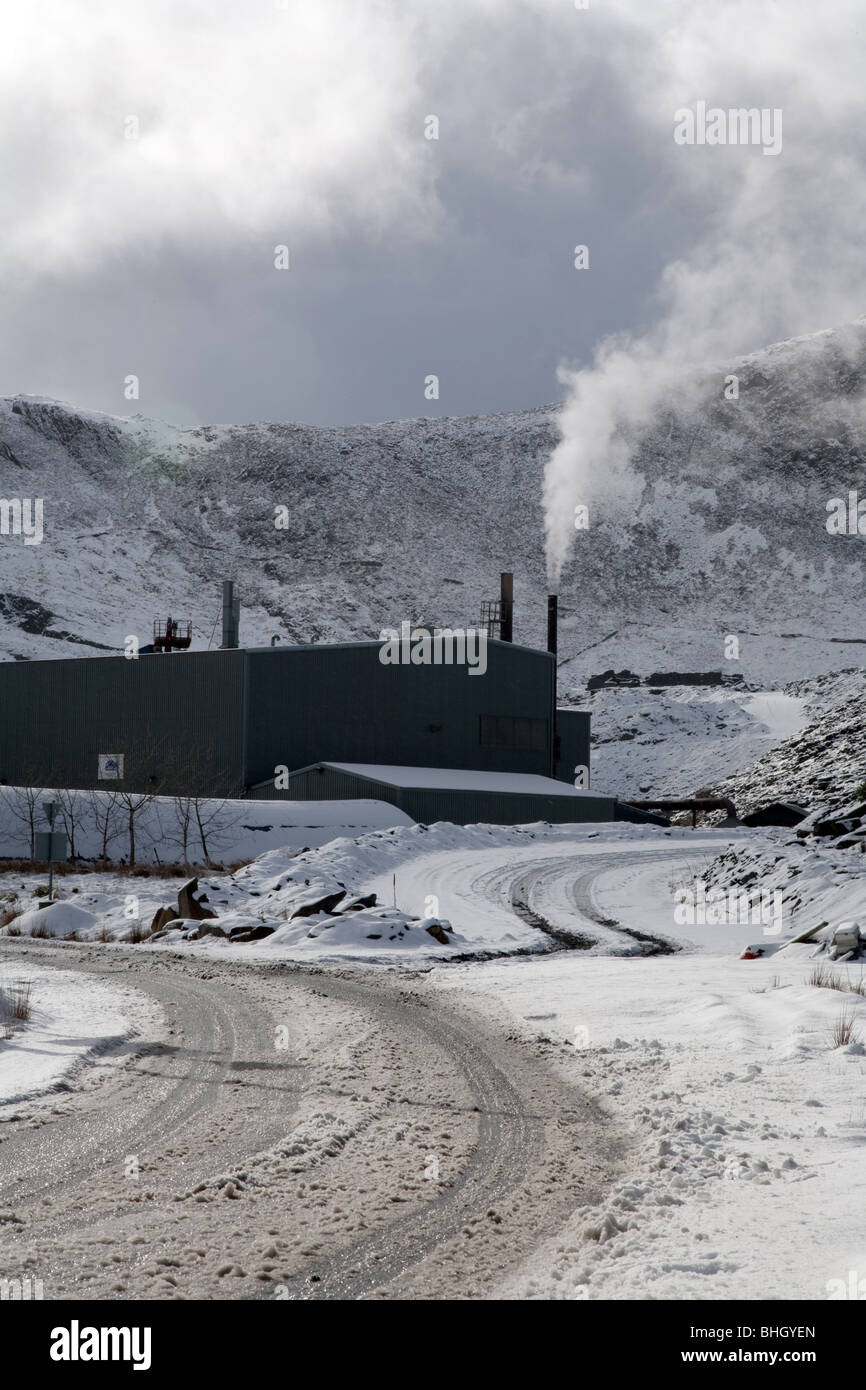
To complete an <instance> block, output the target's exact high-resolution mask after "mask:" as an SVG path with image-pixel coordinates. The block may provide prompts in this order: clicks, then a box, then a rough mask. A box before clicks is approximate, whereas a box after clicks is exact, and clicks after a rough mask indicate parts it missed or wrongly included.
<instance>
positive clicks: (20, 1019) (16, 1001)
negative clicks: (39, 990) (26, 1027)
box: [2, 980, 33, 1023]
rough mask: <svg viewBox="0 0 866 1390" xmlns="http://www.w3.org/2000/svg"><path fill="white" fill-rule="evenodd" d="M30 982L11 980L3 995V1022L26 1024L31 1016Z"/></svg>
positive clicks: (31, 982) (31, 987)
mask: <svg viewBox="0 0 866 1390" xmlns="http://www.w3.org/2000/svg"><path fill="white" fill-rule="evenodd" d="M32 992H33V981H32V980H13V981H12V983H11V985H9V986H7V988H6V991H5V992H4V995H3V1006H2V1007H3V1018H4V1021H7V1022H8V1021H11V1022H13V1023H26V1022H27V1020H28V1019H29V1017H30V1014H31V1011H32V1010H31V1003H30V996H31V994H32Z"/></svg>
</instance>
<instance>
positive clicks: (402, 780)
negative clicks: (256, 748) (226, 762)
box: [262, 759, 598, 800]
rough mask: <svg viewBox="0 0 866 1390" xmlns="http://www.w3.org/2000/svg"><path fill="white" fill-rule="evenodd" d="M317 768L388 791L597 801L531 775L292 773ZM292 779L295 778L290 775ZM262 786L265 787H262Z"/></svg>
mask: <svg viewBox="0 0 866 1390" xmlns="http://www.w3.org/2000/svg"><path fill="white" fill-rule="evenodd" d="M317 767H327V768H334V769H335V770H336V771H337V772H346V773H349V774H350V775H351V776H355V777H363V778H365V779H366V780H367V781H370V782H381V783H382V784H383V785H385V786H389V787H407V788H408V787H419V788H423V789H424V790H425V791H430V790H433V789H435V788H445V789H447V790H448V791H467V792H505V793H509V792H510V793H512V794H513V795H515V796H566V797H589V798H591V799H592V800H598V793H597V792H594V791H591V790H589V789H582V790H579V789H578V788H577V787H572V786H569V784H568V783H567V782H559V781H557V780H556V779H555V778H553V777H542V776H541V775H539V774H536V773H530V772H483V771H479V770H476V769H473V768H462V767H402V766H398V765H397V764H393V763H337V762H331V761H329V760H325V759H323V760H322V761H321V762H318V763H311V764H309V766H308V767H300V768H296V769H295V774H297V773H299V772H310V771H312V770H313V769H314V768H317ZM293 775H294V774H293ZM262 785H264V783H263V784H262Z"/></svg>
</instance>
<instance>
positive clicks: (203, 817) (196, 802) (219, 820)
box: [189, 796, 238, 865]
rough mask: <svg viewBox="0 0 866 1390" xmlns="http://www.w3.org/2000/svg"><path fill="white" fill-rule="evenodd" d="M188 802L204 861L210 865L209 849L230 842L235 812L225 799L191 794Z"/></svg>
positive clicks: (221, 846) (235, 821) (236, 817)
mask: <svg viewBox="0 0 866 1390" xmlns="http://www.w3.org/2000/svg"><path fill="white" fill-rule="evenodd" d="M189 802H190V806H191V808H192V815H193V819H194V820H195V825H196V830H197V831H198V837H199V840H200V841H201V849H202V854H203V855H204V862H205V863H206V864H208V865H211V864H212V863H213V860H212V859H211V851H212V850H218V849H223V848H225V846H226V845H227V844H228V843H230V838H231V837H230V835H229V831H230V830H232V829H233V828H234V826H235V825H236V824H237V820H238V816H237V812H232V810H231V808H230V804H229V802H228V800H227V799H223V800H221V801H220V800H215V799H214V798H213V797H207V796H191V797H190V798H189Z"/></svg>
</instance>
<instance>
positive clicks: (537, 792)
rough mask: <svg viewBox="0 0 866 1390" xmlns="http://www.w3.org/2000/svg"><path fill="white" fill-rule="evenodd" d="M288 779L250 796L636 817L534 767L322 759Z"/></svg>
mask: <svg viewBox="0 0 866 1390" xmlns="http://www.w3.org/2000/svg"><path fill="white" fill-rule="evenodd" d="M286 780H287V785H286V786H285V787H281V788H279V789H277V788H275V786H274V779H273V778H271V779H269V780H268V781H266V782H261V783H259V784H258V785H257V786H254V787H252V788H251V789H250V796H251V797H254V798H258V799H262V800H289V801H322V800H324V801H330V800H345V799H352V798H355V797H364V798H367V799H370V798H372V799H373V800H378V801H387V802H390V804H391V805H392V806H397V807H398V808H399V809H400V810H401V811H404V812H405V813H406V815H408V816H411V817H412V819H413V820H414V821H419V822H422V823H423V824H425V825H431V824H433V823H434V822H435V821H452V822H453V823H454V824H456V825H474V824H477V823H479V822H481V823H485V824H492V825H525V824H528V823H531V822H533V821H551V822H554V823H556V824H569V823H571V822H588V821H614V820H620V819H632V816H631V815H625V814H619V811H620V807H619V803H618V802H617V800H616V798H615V797H613V796H600V795H597V794H596V793H595V792H593V791H582V790H579V789H578V788H576V787H571V786H568V785H567V783H565V782H558V781H556V780H555V779H554V778H553V777H543V776H541V775H538V774H533V773H513V772H487V771H480V770H479V771H473V770H471V769H465V768H449V767H402V766H396V765H393V764H379V763H342V762H319V763H311V764H310V765H309V766H308V767H302V768H298V770H297V771H296V772H292V773H290V774H289V776H288V778H287V779H286ZM629 809H630V808H622V811H623V812H625V811H626V810H629ZM646 819H649V817H647V818H646Z"/></svg>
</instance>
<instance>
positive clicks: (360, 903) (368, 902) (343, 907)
mask: <svg viewBox="0 0 866 1390" xmlns="http://www.w3.org/2000/svg"><path fill="white" fill-rule="evenodd" d="M375 906H376V894H375V893H367V895H366V896H365V897H363V898H349V900H348V901H347V902H344V903H341V904H340V912H341V914H342V913H343V912H361V911H363V909H364V908H365V907H375Z"/></svg>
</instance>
